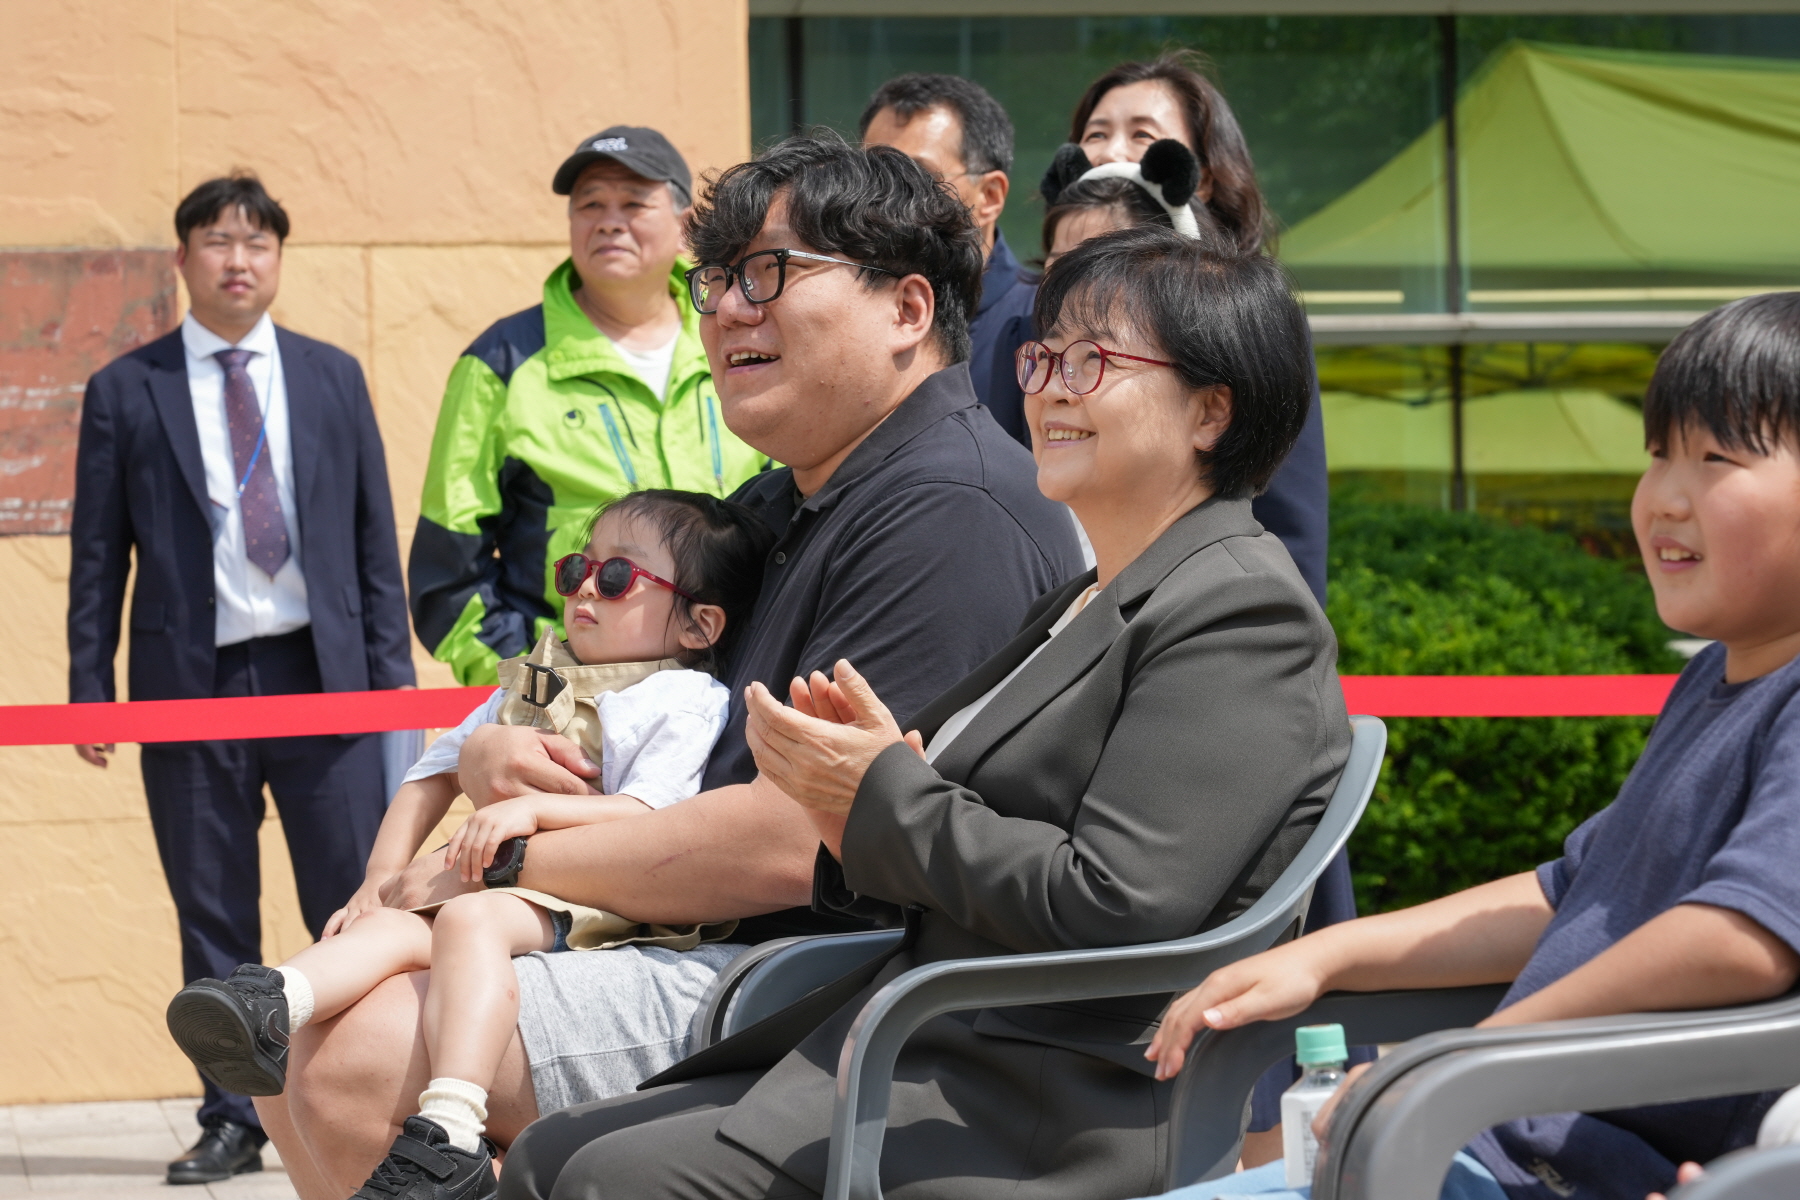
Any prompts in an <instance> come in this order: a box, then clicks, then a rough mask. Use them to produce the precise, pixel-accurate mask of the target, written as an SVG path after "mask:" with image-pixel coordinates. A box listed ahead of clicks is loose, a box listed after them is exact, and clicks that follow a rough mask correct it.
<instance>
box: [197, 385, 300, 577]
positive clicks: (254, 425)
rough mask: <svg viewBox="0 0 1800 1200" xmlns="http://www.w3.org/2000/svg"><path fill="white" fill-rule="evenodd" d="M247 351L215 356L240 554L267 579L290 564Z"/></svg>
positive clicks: (279, 505) (260, 411)
mask: <svg viewBox="0 0 1800 1200" xmlns="http://www.w3.org/2000/svg"><path fill="white" fill-rule="evenodd" d="M250 354H251V352H250V351H249V350H221V351H219V352H218V353H217V354H215V355H213V357H214V358H216V359H218V360H219V365H220V366H222V367H224V368H225V419H226V421H228V422H229V423H230V425H231V458H232V461H233V462H235V463H236V464H237V489H238V508H239V509H240V510H241V511H242V512H243V514H244V551H245V553H246V554H247V555H248V556H249V558H250V561H251V562H253V563H255V564H256V565H257V566H259V567H261V568H262V570H263V573H264V574H266V575H268V576H269V577H270V578H271V579H272V578H274V576H275V572H277V571H279V570H281V564H282V563H284V562H286V561H287V559H288V529H287V520H286V519H285V518H284V517H282V515H281V499H280V497H279V496H278V495H277V494H276V492H275V468H274V467H273V466H271V465H270V462H269V459H270V455H269V444H268V437H267V435H266V434H265V433H264V430H263V417H262V409H261V407H260V406H258V404H257V403H256V388H255V387H254V386H253V385H252V384H251V382H250V373H249V372H248V371H246V370H245V369H244V366H245V364H246V363H248V362H249V361H250Z"/></svg>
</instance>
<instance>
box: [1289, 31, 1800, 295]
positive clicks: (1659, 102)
mask: <svg viewBox="0 0 1800 1200" xmlns="http://www.w3.org/2000/svg"><path fill="white" fill-rule="evenodd" d="M1457 112H1458V122H1457V137H1458V157H1459V161H1460V164H1461V169H1460V172H1459V175H1458V178H1459V180H1460V185H1461V186H1460V193H1461V197H1462V205H1461V218H1460V219H1461V222H1462V239H1461V240H1462V247H1461V249H1462V261H1463V262H1464V264H1465V265H1466V267H1467V269H1468V272H1469V282H1470V293H1469V296H1468V300H1469V303H1470V305H1471V307H1474V308H1481V307H1484V306H1485V307H1493V306H1495V305H1499V306H1507V305H1512V306H1517V305H1519V304H1527V305H1532V306H1536V307H1550V308H1560V307H1564V306H1566V305H1575V306H1579V305H1582V304H1593V303H1605V304H1608V305H1610V306H1617V305H1618V304H1621V303H1627V304H1629V303H1634V302H1636V303H1642V302H1648V303H1658V302H1663V303H1678V304H1681V305H1683V306H1684V307H1687V308H1693V307H1696V305H1695V303H1694V302H1695V301H1703V302H1704V301H1710V302H1714V303H1716V302H1719V301H1722V300H1726V299H1730V298H1731V297H1732V296H1733V295H1736V294H1745V293H1748V292H1750V291H1756V290H1762V289H1763V288H1765V287H1769V286H1777V285H1782V284H1793V283H1800V220H1796V215H1797V214H1800V63H1796V62H1788V61H1781V60H1767V59H1754V58H1722V57H1711V56H1701V55H1683V54H1651V53H1640V52H1632V51H1619V50H1599V49H1593V48H1589V47H1574V46H1551V45H1540V44H1533V43H1526V42H1514V43H1511V44H1509V45H1508V46H1506V47H1504V48H1503V49H1501V50H1500V51H1498V52H1496V53H1495V55H1494V56H1493V57H1492V58H1491V59H1490V60H1489V61H1488V62H1487V63H1486V64H1484V65H1483V67H1482V69H1481V70H1480V71H1479V72H1478V73H1477V74H1476V75H1475V77H1474V78H1473V79H1471V80H1470V82H1469V83H1468V84H1467V85H1466V86H1465V87H1464V89H1463V91H1462V93H1461V96H1460V98H1459V100H1458V109H1457ZM1443 140H1444V139H1443V128H1442V123H1441V122H1439V123H1438V124H1437V125H1435V126H1434V127H1433V128H1432V129H1430V130H1428V131H1427V132H1425V133H1424V134H1422V135H1421V136H1420V137H1419V138H1418V139H1417V140H1416V141H1415V142H1413V144H1412V145H1411V146H1409V147H1407V148H1406V149H1405V150H1403V151H1402V152H1401V153H1400V154H1398V155H1397V156H1396V157H1394V158H1393V159H1392V160H1390V161H1389V162H1388V163H1387V164H1386V165H1385V166H1383V167H1382V168H1381V169H1379V170H1378V171H1376V172H1375V173H1374V174H1373V175H1371V176H1370V177H1369V178H1368V179H1366V180H1364V181H1363V182H1362V183H1361V184H1359V185H1357V186H1356V187H1354V188H1352V189H1351V190H1350V191H1349V192H1347V193H1345V194H1344V195H1343V196H1340V197H1339V198H1338V199H1337V200H1335V201H1333V202H1332V203H1331V204H1329V205H1327V206H1326V207H1325V208H1323V209H1321V210H1320V211H1318V212H1317V213H1314V214H1313V215H1312V216H1310V217H1308V218H1307V219H1305V220H1304V221H1302V222H1300V223H1299V224H1298V225H1296V226H1295V227H1294V228H1293V229H1291V230H1289V231H1287V232H1286V233H1285V234H1284V235H1283V237H1282V239H1281V254H1282V258H1283V260H1284V261H1285V262H1286V263H1287V264H1288V265H1289V266H1290V267H1291V268H1292V269H1293V270H1294V272H1295V274H1296V276H1297V277H1298V278H1299V279H1300V281H1301V283H1302V285H1303V286H1304V287H1305V288H1306V289H1307V290H1308V299H1309V303H1310V304H1311V305H1312V306H1313V307H1314V308H1315V309H1316V308H1317V307H1318V306H1319V305H1320V304H1321V303H1323V304H1328V305H1329V304H1332V297H1331V296H1330V294H1329V293H1330V291H1331V290H1333V289H1344V290H1348V291H1362V292H1364V293H1365V294H1364V295H1363V296H1361V297H1358V298H1356V299H1355V300H1352V298H1351V297H1349V296H1345V297H1343V299H1344V300H1346V301H1350V302H1352V303H1356V302H1360V303H1361V304H1362V305H1364V308H1363V311H1368V308H1367V305H1368V304H1369V302H1370V301H1371V300H1373V299H1375V297H1373V296H1371V295H1369V294H1367V293H1368V291H1369V289H1380V290H1382V291H1385V292H1386V295H1385V296H1383V297H1381V300H1382V301H1383V302H1384V306H1385V307H1387V308H1388V311H1394V310H1395V309H1397V308H1402V307H1403V308H1405V309H1409V310H1415V311H1416V310H1429V309H1432V308H1435V307H1437V306H1438V305H1439V304H1440V303H1441V296H1442V287H1443V277H1444V263H1445V258H1446V254H1445V235H1444V227H1445V196H1444V180H1443V162H1444V146H1443ZM1401 293H1404V299H1403V298H1402V295H1401ZM1706 306H1707V305H1706V304H1704V303H1703V304H1701V305H1699V307H1706Z"/></svg>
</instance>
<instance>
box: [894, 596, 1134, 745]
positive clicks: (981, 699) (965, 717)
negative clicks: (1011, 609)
mask: <svg viewBox="0 0 1800 1200" xmlns="http://www.w3.org/2000/svg"><path fill="white" fill-rule="evenodd" d="M1099 594H1100V585H1099V584H1097V583H1093V584H1089V585H1088V586H1087V589H1086V590H1085V591H1083V592H1082V593H1081V594H1080V595H1079V596H1076V597H1075V599H1073V600H1071V601H1070V602H1069V607H1067V608H1065V609H1063V615H1062V616H1060V617H1058V618H1057V619H1056V624H1054V625H1052V626H1051V627H1050V632H1049V633H1047V634H1045V635H1044V640H1043V641H1042V642H1039V643H1038V646H1037V649H1035V650H1033V651H1032V652H1031V653H1030V654H1027V655H1026V656H1025V661H1024V662H1022V663H1020V664H1019V665H1018V666H1016V667H1014V668H1013V669H1012V670H1011V671H1008V672H1007V674H1006V678H1005V679H1002V680H1001V681H1000V682H999V683H996V684H995V685H994V686H993V687H991V688H989V689H988V690H987V691H985V692H983V693H982V694H981V695H980V696H978V697H976V699H975V700H974V701H973V702H972V703H970V704H968V705H967V706H965V707H963V708H959V709H957V710H956V711H955V712H953V713H951V714H950V716H949V718H948V719H947V720H945V722H944V723H943V724H942V725H940V726H938V731H937V732H936V733H934V734H932V735H931V744H930V745H929V746H926V747H925V761H926V762H936V761H937V758H938V755H940V754H942V753H943V752H944V747H946V746H948V745H949V744H950V743H951V742H954V741H955V740H956V738H957V735H958V734H960V733H962V731H963V730H965V729H967V728H968V727H969V722H970V721H973V720H974V719H975V717H976V715H977V714H979V713H980V712H981V710H982V709H984V708H986V707H987V706H988V701H990V700H992V699H993V698H994V697H995V696H998V695H999V694H1000V692H1001V689H1003V688H1005V687H1006V685H1007V684H1009V683H1011V682H1012V681H1013V677H1014V676H1016V675H1017V674H1018V673H1019V672H1020V671H1023V670H1024V669H1025V668H1026V667H1029V666H1030V665H1031V660H1032V659H1034V658H1036V657H1037V656H1038V655H1040V654H1042V653H1043V652H1044V647H1045V646H1048V645H1049V644H1050V639H1051V638H1054V637H1055V636H1056V635H1057V634H1059V633H1061V632H1062V631H1063V630H1065V629H1067V628H1068V627H1069V622H1071V621H1073V620H1074V619H1075V618H1076V617H1078V616H1080V615H1081V610H1082V609H1084V608H1086V607H1087V606H1088V601H1090V600H1092V599H1093V598H1094V597H1095V596H1098V595H1099Z"/></svg>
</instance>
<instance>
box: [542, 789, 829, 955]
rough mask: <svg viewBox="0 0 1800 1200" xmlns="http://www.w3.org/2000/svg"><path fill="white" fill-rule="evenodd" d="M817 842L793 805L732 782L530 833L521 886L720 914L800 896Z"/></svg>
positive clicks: (634, 912) (645, 915) (798, 900)
mask: <svg viewBox="0 0 1800 1200" xmlns="http://www.w3.org/2000/svg"><path fill="white" fill-rule="evenodd" d="M818 845H819V838H818V832H817V830H815V829H814V828H813V824H812V822H811V821H809V820H808V819H807V817H806V814H805V811H804V810H803V809H801V808H800V806H799V805H797V804H795V803H794V802H793V801H791V800H789V799H787V798H786V797H785V796H782V795H781V794H780V793H779V792H775V791H774V790H773V789H762V788H752V787H751V786H749V785H739V786H734V787H726V788H719V789H718V790H716V791H711V792H702V793H701V794H700V795H698V796H695V797H693V798H691V799H688V800H683V801H682V802H681V803H679V804H671V805H670V806H669V807H667V808H660V809H656V810H654V811H651V812H646V813H644V814H642V815H641V816H632V817H626V818H623V819H621V820H618V821H609V822H607V823H605V824H603V825H587V826H583V827H581V828H577V829H557V830H549V831H546V832H543V833H538V834H534V835H533V836H532V839H531V845H530V849H529V850H528V852H527V853H526V855H525V869H524V871H523V872H522V873H521V874H520V876H519V886H521V887H527V888H531V889H533V890H535V891H540V892H547V893H548V894H550V895H552V896H556V897H559V898H561V899H563V900H569V901H573V902H575V903H577V904H587V905H592V906H593V907H595V908H600V909H605V910H606V911H607V912H613V913H618V914H619V915H620V916H623V917H629V918H631V919H632V920H636V921H649V922H654V923H656V924H661V925H685V924H690V923H693V922H701V921H724V920H729V919H731V918H734V917H749V916H755V915H756V914H758V913H765V912H774V911H776V910H777V909H783V908H792V907H794V906H795V905H800V904H806V903H807V902H808V901H809V900H810V899H811V898H812V874H813V860H814V857H815V855H816V854H817V850H818Z"/></svg>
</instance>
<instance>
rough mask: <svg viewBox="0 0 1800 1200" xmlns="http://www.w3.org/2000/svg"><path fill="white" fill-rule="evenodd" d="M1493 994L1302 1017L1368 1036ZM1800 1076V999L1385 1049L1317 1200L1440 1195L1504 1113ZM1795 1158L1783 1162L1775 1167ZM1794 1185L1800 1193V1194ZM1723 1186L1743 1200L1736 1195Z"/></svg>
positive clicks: (1339, 996)
mask: <svg viewBox="0 0 1800 1200" xmlns="http://www.w3.org/2000/svg"><path fill="white" fill-rule="evenodd" d="M1481 991H1486V992H1488V993H1489V994H1490V995H1492V996H1494V997H1495V998H1496V999H1497V995H1498V989H1469V988H1465V989H1456V990H1455V991H1454V992H1429V991H1426V992H1384V993H1368V994H1364V995H1356V994H1352V993H1334V994H1332V995H1330V996H1326V997H1324V998H1323V999H1322V1000H1321V1001H1320V1002H1319V1003H1318V1004H1316V1005H1314V1006H1313V1008H1312V1009H1310V1010H1308V1011H1307V1012H1306V1013H1304V1014H1302V1015H1301V1016H1300V1017H1297V1018H1294V1019H1293V1022H1292V1023H1294V1024H1309V1023H1312V1022H1315V1021H1329V1020H1342V1021H1344V1023H1345V1026H1346V1031H1347V1032H1349V1033H1350V1036H1352V1037H1353V1038H1355V1039H1357V1040H1361V1039H1362V1038H1364V1037H1369V1036H1371V1034H1372V1033H1373V1032H1374V1031H1375V1030H1376V1028H1377V1027H1378V1026H1380V1025H1381V1024H1382V1023H1383V1022H1386V1023H1387V1027H1388V1028H1389V1029H1390V1030H1391V1031H1394V1032H1404V1031H1406V1029H1407V1028H1408V1026H1409V1025H1410V1026H1412V1027H1415V1028H1416V1027H1417V1026H1418V1025H1420V1024H1427V1023H1429V1022H1430V1021H1432V1020H1435V1019H1439V1018H1442V1017H1446V1016H1448V1015H1450V1007H1449V1006H1451V1005H1454V1004H1455V1003H1458V1001H1457V999H1456V997H1457V996H1459V995H1460V996H1461V997H1462V998H1463V1002H1465V1003H1466V1004H1467V1007H1468V1009H1469V1011H1470V1012H1478V1010H1479V1007H1480V1000H1481V997H1480V996H1478V995H1477V993H1478V992H1481ZM1358 1022H1360V1024H1358ZM1238 1032H1243V1031H1238ZM1226 1036H1228V1037H1230V1036H1232V1035H1226ZM1184 1073H1185V1072H1184ZM1796 1082H1800V995H1790V996H1787V997H1784V998H1783V999H1780V1000H1775V1001H1771V1002H1769V1003H1766V1004H1757V1005H1750V1006H1746V1007H1742V1008H1730V1009H1717V1010H1712V1011H1707V1012H1687V1013H1653V1014H1631V1015H1625V1016H1616V1017H1592V1018H1587V1019H1583V1020H1577V1021H1552V1022H1547V1023H1544V1024H1541V1025H1519V1026H1513V1027H1510V1028H1503V1029H1454V1030H1447V1031H1444V1032H1439V1033H1431V1034H1427V1035H1426V1036H1423V1037H1416V1038H1415V1039H1414V1040H1412V1041H1410V1042H1408V1043H1407V1044H1406V1045H1404V1046H1401V1047H1400V1048H1398V1049H1397V1050H1395V1051H1394V1052H1392V1053H1390V1054H1388V1055H1386V1056H1384V1057H1383V1058H1382V1059H1381V1061H1380V1062H1378V1063H1376V1064H1375V1065H1374V1066H1373V1067H1372V1068H1371V1069H1370V1070H1369V1072H1368V1073H1367V1074H1366V1075H1364V1076H1363V1077H1362V1078H1361V1079H1359V1080H1358V1081H1357V1082H1356V1084H1355V1085H1354V1086H1353V1087H1351V1088H1350V1089H1349V1090H1348V1091H1347V1092H1346V1093H1345V1095H1344V1099H1343V1102H1342V1103H1341V1104H1339V1105H1338V1108H1337V1110H1336V1111H1335V1112H1334V1113H1333V1114H1332V1118H1331V1128H1330V1131H1329V1134H1328V1137H1327V1140H1326V1143H1325V1145H1324V1146H1322V1147H1321V1149H1320V1152H1319V1162H1318V1166H1317V1168H1316V1169H1315V1173H1314V1176H1313V1192H1312V1194H1313V1197H1314V1200H1437V1196H1438V1192H1439V1190H1440V1189H1441V1187H1442V1186H1443V1180H1444V1175H1445V1173H1446V1172H1447V1171H1448V1170H1449V1166H1450V1160H1451V1158H1453V1157H1454V1156H1455V1154H1456V1152H1457V1151H1458V1150H1460V1149H1461V1148H1462V1147H1463V1146H1464V1145H1466V1144H1467V1143H1468V1141H1469V1139H1471V1138H1473V1137H1474V1136H1475V1135H1476V1134H1478V1133H1480V1132H1481V1131H1482V1130H1484V1129H1487V1128H1489V1127H1490V1126H1493V1125H1498V1124H1500V1123H1501V1122H1503V1121H1510V1120H1513V1119H1515V1118H1518V1117H1526V1116H1533V1115H1537V1114H1543V1113H1557V1112H1596V1111H1604V1110H1606V1109H1611V1108H1622V1107H1627V1106H1635V1105H1645V1104H1664V1103H1672V1102H1674V1101H1678V1100H1697V1099H1703V1098H1705V1097H1709V1096H1733V1095H1740V1094H1743V1093H1746V1092H1760V1091H1768V1090H1772V1089H1776V1088H1787V1087H1792V1086H1793V1085H1794V1084H1795V1083H1796ZM1721 1161H1722V1162H1723V1161H1724V1160H1721ZM1786 1165H1787V1164H1786V1163H1785V1162H1784V1161H1783V1160H1781V1159H1779V1158H1778V1159H1775V1160H1772V1161H1771V1163H1770V1164H1769V1166H1768V1168H1767V1169H1768V1171H1770V1172H1775V1171H1776V1170H1777V1169H1778V1168H1779V1169H1785V1168H1786ZM1761 1169H1762V1168H1761V1166H1760V1165H1757V1166H1755V1167H1752V1166H1744V1167H1737V1166H1729V1171H1730V1176H1731V1178H1732V1179H1736V1178H1739V1176H1738V1175H1737V1172H1739V1171H1742V1172H1744V1175H1743V1176H1742V1178H1746V1179H1748V1178H1751V1177H1752V1176H1753V1175H1755V1173H1756V1172H1757V1171H1759V1170H1761ZM1784 1178H1785V1177H1784ZM1693 1186H1694V1187H1695V1188H1698V1187H1699V1185H1698V1184H1696V1185H1693ZM1709 1186H1720V1187H1722V1186H1725V1185H1724V1184H1715V1185H1709ZM1744 1186H1746V1187H1747V1186H1749V1184H1745V1185H1744ZM1695 1194H1696V1193H1694V1192H1688V1193H1685V1194H1684V1195H1687V1196H1693V1195H1695ZM1761 1194H1762V1193H1759V1192H1749V1191H1747V1192H1745V1193H1744V1196H1745V1198H1746V1200H1748V1198H1749V1197H1752V1196H1758V1195H1761ZM1782 1194H1783V1195H1784V1196H1787V1197H1793V1196H1797V1195H1800V1190H1790V1191H1787V1192H1784V1193H1782ZM1698 1195H1700V1196H1702V1197H1707V1198H1711V1197H1713V1195H1714V1194H1713V1193H1712V1192H1710V1191H1708V1192H1699V1193H1698ZM1718 1195H1719V1196H1725V1195H1732V1196H1734V1200H1735V1193H1726V1192H1721V1193H1718Z"/></svg>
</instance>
